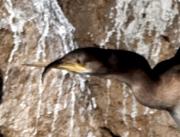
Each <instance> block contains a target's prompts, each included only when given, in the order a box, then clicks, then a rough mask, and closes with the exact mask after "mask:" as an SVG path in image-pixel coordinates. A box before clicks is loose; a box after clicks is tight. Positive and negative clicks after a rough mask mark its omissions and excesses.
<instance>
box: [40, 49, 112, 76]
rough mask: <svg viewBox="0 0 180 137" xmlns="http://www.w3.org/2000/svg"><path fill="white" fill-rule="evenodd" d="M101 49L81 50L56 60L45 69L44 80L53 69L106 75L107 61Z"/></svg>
mask: <svg viewBox="0 0 180 137" xmlns="http://www.w3.org/2000/svg"><path fill="white" fill-rule="evenodd" d="M104 51H105V50H103V49H100V48H80V49H76V50H73V51H71V52H69V53H68V54H66V55H64V56H63V57H62V58H60V59H57V60H55V61H54V62H52V63H50V64H49V65H47V66H46V67H45V69H44V72H43V75H42V78H43V77H44V76H45V74H46V73H47V72H48V71H49V70H50V69H51V68H56V69H64V70H67V71H70V72H74V73H78V74H89V75H93V74H96V75H97V74H106V73H107V72H108V69H107V60H106V57H105V56H104V54H103V52H104Z"/></svg>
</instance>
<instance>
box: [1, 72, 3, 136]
mask: <svg viewBox="0 0 180 137" xmlns="http://www.w3.org/2000/svg"><path fill="white" fill-rule="evenodd" d="M2 101H3V75H2V71H0V104H1V103H2ZM0 137H1V134H0Z"/></svg>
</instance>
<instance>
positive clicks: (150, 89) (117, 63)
mask: <svg viewBox="0 0 180 137" xmlns="http://www.w3.org/2000/svg"><path fill="white" fill-rule="evenodd" d="M53 68H54V69H61V70H66V71H69V72H73V73H76V74H80V75H90V76H97V77H100V78H102V77H107V78H109V77H110V78H111V77H112V76H113V77H114V78H115V79H117V80H119V81H120V82H125V83H126V84H127V85H128V86H129V88H130V89H131V90H132V93H133V95H134V96H135V98H136V100H137V101H138V102H139V103H140V104H142V105H144V106H146V107H149V108H153V109H158V110H165V111H167V112H169V114H170V115H171V116H172V118H173V119H174V121H175V123H176V124H177V126H178V127H180V49H179V50H178V51H177V53H176V54H175V56H173V57H172V58H170V59H167V60H165V61H162V62H160V63H158V64H157V65H155V67H151V66H150V65H149V63H148V61H147V60H146V58H145V57H143V56H142V55H140V54H138V53H135V52H132V51H127V50H122V49H103V48H98V47H86V48H78V49H75V50H72V51H70V52H69V53H67V54H65V55H64V56H62V57H61V58H58V59H56V60H55V61H52V62H51V63H49V64H48V65H46V66H45V68H44V71H43V73H42V79H44V77H45V75H46V74H47V73H48V72H49V71H50V70H51V69H53Z"/></svg>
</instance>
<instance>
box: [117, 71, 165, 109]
mask: <svg viewBox="0 0 180 137" xmlns="http://www.w3.org/2000/svg"><path fill="white" fill-rule="evenodd" d="M150 75H151V74H149V73H147V72H146V71H143V70H141V69H138V70H133V71H131V72H128V73H119V74H118V73H116V74H114V77H115V78H116V79H118V80H119V81H122V82H125V83H126V84H127V85H128V86H129V87H130V88H131V89H132V92H133V94H134V96H135V97H136V99H137V100H138V102H140V103H141V104H142V105H144V106H147V107H150V108H156V109H162V108H164V106H163V103H162V101H161V100H159V98H158V97H156V91H157V90H156V89H157V85H158V82H159V81H158V80H155V79H153V78H152V76H150Z"/></svg>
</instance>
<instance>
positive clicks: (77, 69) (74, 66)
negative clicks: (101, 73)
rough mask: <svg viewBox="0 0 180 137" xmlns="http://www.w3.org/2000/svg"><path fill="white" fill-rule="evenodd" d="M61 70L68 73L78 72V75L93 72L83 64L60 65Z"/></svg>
mask: <svg viewBox="0 0 180 137" xmlns="http://www.w3.org/2000/svg"><path fill="white" fill-rule="evenodd" d="M58 68H60V69H65V70H68V71H72V72H76V73H88V72H91V71H90V70H89V69H87V68H86V67H85V66H83V65H81V64H77V63H76V64H70V63H69V64H61V65H59V67H58Z"/></svg>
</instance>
